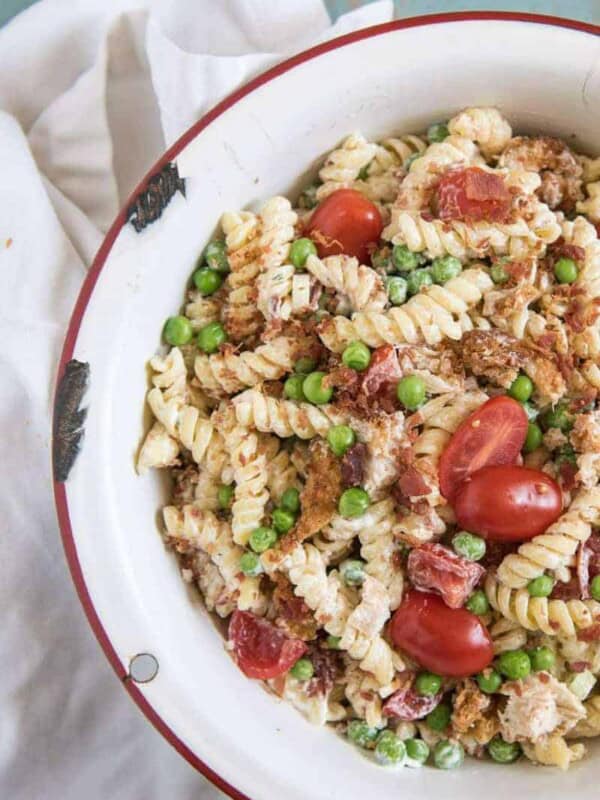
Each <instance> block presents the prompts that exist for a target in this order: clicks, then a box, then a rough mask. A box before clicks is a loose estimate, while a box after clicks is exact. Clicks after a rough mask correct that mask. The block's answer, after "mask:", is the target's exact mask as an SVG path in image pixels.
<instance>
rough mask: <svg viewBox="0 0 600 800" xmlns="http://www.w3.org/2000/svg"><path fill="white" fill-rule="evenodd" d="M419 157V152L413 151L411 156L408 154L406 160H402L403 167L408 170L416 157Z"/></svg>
mask: <svg viewBox="0 0 600 800" xmlns="http://www.w3.org/2000/svg"><path fill="white" fill-rule="evenodd" d="M419 158H421V153H413V154H412V156H409V157H408V158H407V159H406V161H405V162H404V169H405V170H406V171H407V172H409V171H410V168H411V167H412V165H413V164H414V163H415V161H416V160H417V159H419Z"/></svg>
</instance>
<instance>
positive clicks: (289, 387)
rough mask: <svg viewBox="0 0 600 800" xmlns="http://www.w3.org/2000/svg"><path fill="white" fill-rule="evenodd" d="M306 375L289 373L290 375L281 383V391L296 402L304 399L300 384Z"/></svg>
mask: <svg viewBox="0 0 600 800" xmlns="http://www.w3.org/2000/svg"><path fill="white" fill-rule="evenodd" d="M305 378H306V375H290V377H289V378H288V379H287V380H286V382H285V383H284V384H283V393H284V395H285V396H286V397H288V398H289V399H290V400H296V401H297V402H298V403H301V402H303V401H304V400H306V397H305V396H304V391H303V390H302V385H303V384H304V379H305Z"/></svg>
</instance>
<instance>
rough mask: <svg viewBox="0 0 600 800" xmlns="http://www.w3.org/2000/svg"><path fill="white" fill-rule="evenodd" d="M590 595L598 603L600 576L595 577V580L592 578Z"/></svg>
mask: <svg viewBox="0 0 600 800" xmlns="http://www.w3.org/2000/svg"><path fill="white" fill-rule="evenodd" d="M590 594H591V595H592V597H593V598H594V600H599V601H600V575H596V577H595V578H592V582H591V583H590Z"/></svg>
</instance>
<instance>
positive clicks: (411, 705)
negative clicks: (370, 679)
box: [382, 682, 442, 722]
mask: <svg viewBox="0 0 600 800" xmlns="http://www.w3.org/2000/svg"><path fill="white" fill-rule="evenodd" d="M441 699H442V692H439V693H438V694H435V695H422V694H418V693H417V691H416V690H415V688H414V686H413V685H412V682H411V683H410V684H409V685H408V686H404V687H402V688H401V689H398V691H397V692H394V694H392V695H391V696H390V697H388V699H387V700H386V701H385V703H384V705H383V709H382V711H383V713H384V714H385V716H386V717H391V718H392V719H399V720H401V721H403V722H414V720H417V719H423V717H426V716H427V714H430V713H431V712H432V711H433V709H434V708H435V707H436V706H437V705H439V703H440V700H441Z"/></svg>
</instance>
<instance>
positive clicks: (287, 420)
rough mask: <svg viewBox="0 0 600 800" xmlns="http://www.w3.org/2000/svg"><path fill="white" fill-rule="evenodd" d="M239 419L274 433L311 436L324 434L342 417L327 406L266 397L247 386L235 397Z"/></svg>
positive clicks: (247, 424)
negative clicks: (246, 388)
mask: <svg viewBox="0 0 600 800" xmlns="http://www.w3.org/2000/svg"><path fill="white" fill-rule="evenodd" d="M234 408H235V413H236V416H237V419H238V422H239V423H240V424H241V425H245V426H246V427H249V428H256V429H257V430H259V431H262V432H263V433H276V434H277V436H281V437H282V438H287V437H288V436H299V437H300V438H301V439H312V438H313V436H324V435H325V434H326V433H327V431H328V430H329V428H331V426H332V425H335V424H337V423H338V422H339V421H341V419H342V415H341V414H340V413H339V412H338V411H336V410H335V409H329V408H328V407H327V406H326V405H322V406H314V405H310V404H309V403H295V402H293V401H291V400H280V399H278V398H275V397H269V396H268V395H266V394H264V393H263V392H261V391H260V390H259V389H248V390H246V391H245V392H242V393H241V394H239V395H238V396H237V397H236V398H235V400H234Z"/></svg>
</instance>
